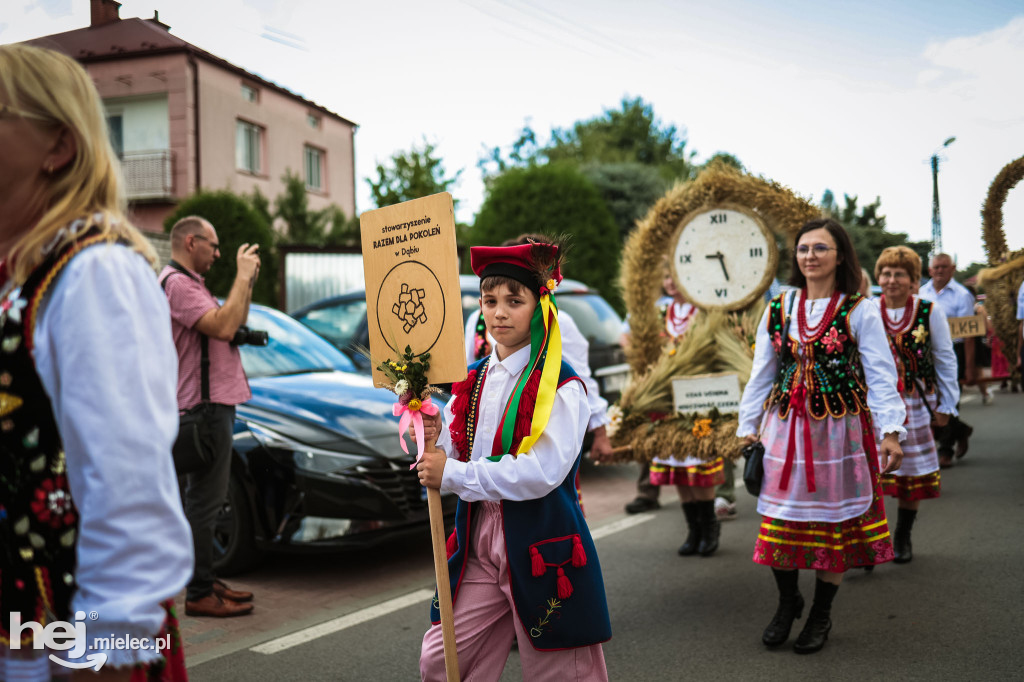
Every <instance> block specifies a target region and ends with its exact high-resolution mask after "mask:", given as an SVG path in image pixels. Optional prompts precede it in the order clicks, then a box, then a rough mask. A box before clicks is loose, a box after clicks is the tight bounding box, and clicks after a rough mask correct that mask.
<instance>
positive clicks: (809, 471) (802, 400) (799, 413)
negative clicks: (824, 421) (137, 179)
mask: <svg viewBox="0 0 1024 682" xmlns="http://www.w3.org/2000/svg"><path fill="white" fill-rule="evenodd" d="M797 417H802V418H803V420H804V471H805V473H806V476H807V492H809V493H813V492H815V491H816V490H817V489H818V488H817V486H815V484H814V458H813V457H812V455H811V423H810V422H809V421H808V415H807V387H806V386H804V385H803V384H802V383H801V384H799V385H797V386H796V387H794V388H793V390H792V391H791V392H790V394H789V419H790V421H789V445H788V446H787V447H786V462H785V464H783V465H782V478H781V479H780V480H779V490H786V489H787V488H789V477H790V475H791V474H792V473H793V462H794V461H795V459H796V419H797Z"/></svg>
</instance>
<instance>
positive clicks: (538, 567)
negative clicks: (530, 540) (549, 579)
mask: <svg viewBox="0 0 1024 682" xmlns="http://www.w3.org/2000/svg"><path fill="white" fill-rule="evenodd" d="M546 570H547V566H545V565H544V557H542V556H541V555H540V552H539V551H537V548H536V547H531V548H530V572H531V573H533V577H534V578H539V577H541V576H542V575H544V572H545V571H546Z"/></svg>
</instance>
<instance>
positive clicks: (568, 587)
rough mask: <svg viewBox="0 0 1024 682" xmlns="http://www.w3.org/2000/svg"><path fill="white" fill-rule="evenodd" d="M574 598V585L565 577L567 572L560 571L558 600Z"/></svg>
mask: <svg viewBox="0 0 1024 682" xmlns="http://www.w3.org/2000/svg"><path fill="white" fill-rule="evenodd" d="M571 596H572V583H571V582H569V578H568V577H567V576H566V575H565V571H563V570H562V569H558V598H559V599H568V598H569V597H571Z"/></svg>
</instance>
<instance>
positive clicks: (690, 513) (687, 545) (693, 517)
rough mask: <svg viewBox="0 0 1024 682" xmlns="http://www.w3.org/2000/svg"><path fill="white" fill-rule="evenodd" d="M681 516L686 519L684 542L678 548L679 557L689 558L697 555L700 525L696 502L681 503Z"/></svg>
mask: <svg viewBox="0 0 1024 682" xmlns="http://www.w3.org/2000/svg"><path fill="white" fill-rule="evenodd" d="M683 515H684V516H685V517H686V531H687V532H686V541H685V542H683V544H682V546H681V547H680V548H679V556H690V555H691V554H696V553H697V547H698V546H700V540H701V538H700V530H701V527H700V524H699V523H698V510H697V503H696V502H683Z"/></svg>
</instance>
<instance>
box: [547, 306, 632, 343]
mask: <svg viewBox="0 0 1024 682" xmlns="http://www.w3.org/2000/svg"><path fill="white" fill-rule="evenodd" d="M555 298H556V299H557V301H558V307H559V309H560V310H564V311H565V312H567V313H569V315H571V316H572V319H573V322H575V323H576V326H577V327H579V329H580V333H581V334H583V336H584V337H585V338H586V339H587V341H588V342H590V343H599V344H607V345H614V344H617V343H619V337H620V336H621V335H622V319H621V318H620V317H619V315H618V313H616V312H615V309H614V308H612V307H611V306H610V305H609V304H608V302H607V301H605V300H604V299H603V298H601V297H600V296H598V295H597V294H583V295H565V296H558V295H557V294H555Z"/></svg>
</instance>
